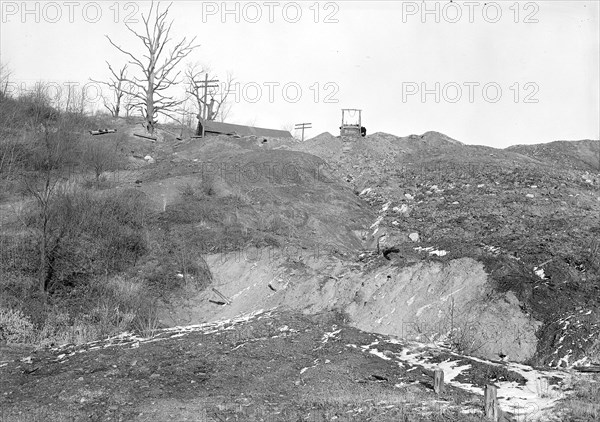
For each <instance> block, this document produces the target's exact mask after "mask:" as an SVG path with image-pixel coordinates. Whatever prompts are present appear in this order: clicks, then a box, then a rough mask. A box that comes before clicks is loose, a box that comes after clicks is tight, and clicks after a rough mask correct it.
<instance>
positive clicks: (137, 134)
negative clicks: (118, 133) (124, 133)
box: [133, 133, 156, 142]
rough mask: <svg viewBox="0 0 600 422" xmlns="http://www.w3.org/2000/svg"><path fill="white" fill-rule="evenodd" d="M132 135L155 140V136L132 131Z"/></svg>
mask: <svg viewBox="0 0 600 422" xmlns="http://www.w3.org/2000/svg"><path fill="white" fill-rule="evenodd" d="M133 136H137V137H138V138H144V139H150V140H151V141H155V142H156V138H154V137H152V136H147V135H140V134H139V133H134V134H133Z"/></svg>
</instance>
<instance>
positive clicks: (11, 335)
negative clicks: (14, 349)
mask: <svg viewBox="0 0 600 422" xmlns="http://www.w3.org/2000/svg"><path fill="white" fill-rule="evenodd" d="M34 337H35V329H34V325H33V323H32V322H31V321H30V320H29V318H27V317H26V316H25V315H24V314H23V313H22V312H21V311H19V310H14V309H8V308H4V307H0V341H5V342H7V343H29V342H31V341H32V340H33V339H34Z"/></svg>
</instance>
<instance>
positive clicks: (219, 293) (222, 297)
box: [212, 287, 231, 305]
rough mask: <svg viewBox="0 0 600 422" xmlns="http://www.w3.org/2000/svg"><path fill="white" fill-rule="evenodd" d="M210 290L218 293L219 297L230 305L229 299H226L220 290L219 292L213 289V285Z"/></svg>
mask: <svg viewBox="0 0 600 422" xmlns="http://www.w3.org/2000/svg"><path fill="white" fill-rule="evenodd" d="M212 291H213V292H215V293H216V294H217V295H219V296H220V297H221V299H223V300H224V301H225V303H226V304H228V305H231V300H229V299H227V298H226V297H225V296H224V295H223V294H221V292H219V291H218V290H217V289H215V288H214V287H213V288H212Z"/></svg>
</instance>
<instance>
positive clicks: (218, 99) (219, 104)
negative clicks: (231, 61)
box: [210, 72, 235, 122]
mask: <svg viewBox="0 0 600 422" xmlns="http://www.w3.org/2000/svg"><path fill="white" fill-rule="evenodd" d="M234 83H235V78H234V77H233V73H231V72H229V73H227V79H226V80H225V82H224V83H223V84H222V85H221V87H220V88H219V91H218V92H210V96H211V99H215V104H216V108H215V109H214V110H213V111H212V116H211V117H212V119H210V120H217V119H218V120H219V121H221V122H223V121H225V119H226V118H227V115H228V114H229V112H230V111H231V106H232V104H231V103H229V102H228V101H227V98H228V97H229V93H230V92H231V86H232V85H233V84H234Z"/></svg>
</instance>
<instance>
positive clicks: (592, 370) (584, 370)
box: [573, 366, 600, 373]
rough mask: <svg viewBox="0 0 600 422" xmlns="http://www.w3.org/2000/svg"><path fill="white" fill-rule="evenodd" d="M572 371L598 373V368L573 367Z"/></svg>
mask: <svg viewBox="0 0 600 422" xmlns="http://www.w3.org/2000/svg"><path fill="white" fill-rule="evenodd" d="M573 369H575V370H576V371H579V372H592V373H600V366H575V367H573Z"/></svg>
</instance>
